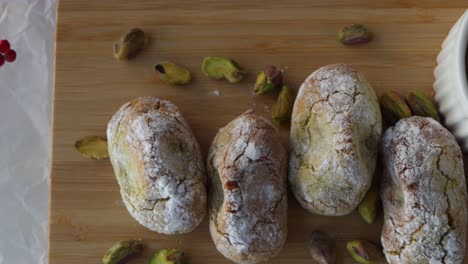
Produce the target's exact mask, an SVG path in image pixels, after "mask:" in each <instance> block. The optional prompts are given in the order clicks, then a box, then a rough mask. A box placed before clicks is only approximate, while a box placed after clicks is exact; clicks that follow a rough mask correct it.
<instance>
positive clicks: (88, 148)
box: [75, 136, 109, 159]
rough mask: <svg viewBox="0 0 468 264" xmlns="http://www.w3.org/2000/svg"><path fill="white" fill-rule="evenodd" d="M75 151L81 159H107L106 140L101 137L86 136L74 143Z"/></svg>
mask: <svg viewBox="0 0 468 264" xmlns="http://www.w3.org/2000/svg"><path fill="white" fill-rule="evenodd" d="M75 149H76V151H78V152H79V153H80V154H81V155H82V156H83V157H85V158H90V159H107V158H109V152H108V150H107V139H106V138H105V137H101V136H87V137H84V138H81V139H79V140H77V141H76V142H75Z"/></svg>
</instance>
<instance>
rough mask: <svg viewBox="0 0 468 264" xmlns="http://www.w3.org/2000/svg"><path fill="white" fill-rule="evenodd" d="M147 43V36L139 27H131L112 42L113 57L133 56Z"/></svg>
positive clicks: (125, 57) (129, 57)
mask: <svg viewBox="0 0 468 264" xmlns="http://www.w3.org/2000/svg"><path fill="white" fill-rule="evenodd" d="M148 43H149V36H148V35H147V34H146V33H145V32H144V31H143V30H141V29H139V28H132V29H130V30H129V31H128V32H126V33H125V34H124V35H123V36H121V37H120V39H119V40H118V41H117V42H116V43H115V44H114V57H115V58H116V59H117V60H128V59H131V58H133V57H134V56H135V55H136V54H137V53H138V52H139V51H140V50H142V49H144V48H145V47H146V46H147V45H148Z"/></svg>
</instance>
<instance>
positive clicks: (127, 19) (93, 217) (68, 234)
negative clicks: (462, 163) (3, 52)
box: [50, 0, 468, 264]
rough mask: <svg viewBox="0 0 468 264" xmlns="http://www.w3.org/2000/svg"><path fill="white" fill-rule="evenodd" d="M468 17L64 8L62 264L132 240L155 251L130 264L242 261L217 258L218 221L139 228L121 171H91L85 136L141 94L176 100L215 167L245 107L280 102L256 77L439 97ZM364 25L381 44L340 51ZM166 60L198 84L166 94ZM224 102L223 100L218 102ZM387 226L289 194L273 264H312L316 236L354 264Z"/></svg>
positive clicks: (375, 10)
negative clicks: (225, 72) (220, 141)
mask: <svg viewBox="0 0 468 264" xmlns="http://www.w3.org/2000/svg"><path fill="white" fill-rule="evenodd" d="M466 7H467V2H466V0H454V1H436V0H419V1H418V0H411V1H405V0H385V1H384V0H379V1H375V0H327V1H319V0H294V1H293V0H290V1H271V0H270V1H241V0H238V1H179V0H177V1H156V0H146V1H143V0H138V1H136V0H133V1H127V0H99V1H94V0H62V1H60V2H59V7H58V8H59V11H58V19H57V23H58V27H57V47H56V75H55V98H54V102H55V103H54V126H53V127H54V128H53V161H52V180H51V213H50V263H51V264H63V263H67V264H83V263H100V262H101V258H102V256H103V254H104V253H105V252H106V250H107V249H108V248H109V247H110V246H111V245H112V244H113V243H114V242H116V241H118V240H121V239H128V238H142V239H143V240H145V241H146V243H147V245H148V248H147V249H146V250H145V252H144V254H143V255H142V256H141V257H139V258H136V259H134V260H132V261H131V262H129V263H141V264H143V263H148V260H149V258H150V256H151V255H152V253H153V252H154V251H155V250H157V249H160V248H164V247H178V248H181V249H183V250H184V251H185V252H186V254H187V263H189V264H198V263H199V264H202V263H203V264H214V263H216V264H222V263H230V262H229V261H228V260H226V259H225V258H223V257H222V255H221V254H220V253H218V252H217V251H216V249H215V247H214V245H213V242H212V241H211V239H210V235H209V232H208V224H207V220H206V219H205V221H204V222H203V223H202V224H201V225H200V226H199V227H198V228H197V229H196V230H195V231H193V232H192V233H190V234H186V235H177V236H165V235H159V234H156V233H154V232H151V231H149V230H146V229H145V228H144V227H142V226H140V225H139V224H137V223H136V222H135V220H133V219H132V218H131V217H130V215H129V214H128V213H127V211H126V209H125V207H124V206H123V203H122V201H121V198H120V194H119V189H118V185H117V181H116V180H115V177H114V174H113V171H112V168H111V165H110V163H109V161H108V160H101V161H96V160H88V159H85V158H82V157H81V156H80V155H79V154H78V153H77V152H75V150H74V148H73V144H74V142H75V140H77V139H78V138H80V137H83V136H87V135H105V129H106V125H107V122H108V121H109V119H110V117H111V116H112V114H113V113H114V112H115V111H116V110H117V108H118V107H119V106H120V105H121V104H123V103H124V102H126V101H128V100H130V99H132V98H135V97H138V96H142V95H152V96H157V97H160V98H163V99H169V100H171V101H172V102H174V103H175V104H177V105H178V106H179V107H180V109H181V111H182V112H183V113H184V116H185V117H186V119H187V121H188V122H189V124H190V125H191V127H192V128H193V130H194V133H195V135H196V136H197V138H198V140H199V142H200V144H201V146H202V149H203V152H204V155H206V151H207V148H208V146H209V144H210V142H211V140H212V139H213V137H214V135H215V134H216V132H217V131H218V129H219V128H220V127H222V126H224V125H226V124H227V123H228V122H229V121H230V120H232V119H233V118H235V117H236V116H237V115H239V114H240V113H242V112H244V111H245V110H246V109H247V108H255V109H256V111H257V113H259V114H262V115H266V116H269V115H270V113H269V109H270V106H271V104H272V103H273V101H274V97H275V95H267V96H263V97H260V98H253V97H252V96H251V93H252V85H253V82H254V79H255V77H256V74H257V73H258V72H259V71H260V70H261V69H262V68H263V67H264V66H266V65H269V64H275V65H280V66H284V67H286V68H287V70H286V74H285V78H286V80H287V83H288V84H289V85H290V86H291V87H292V88H294V89H295V90H297V89H298V87H299V85H300V84H301V83H302V82H303V81H304V79H305V78H306V77H307V76H308V75H309V74H310V73H311V72H312V71H314V70H316V69H317V68H319V67H320V66H323V65H326V64H331V63H337V62H345V63H351V64H354V65H355V66H356V67H357V68H358V69H359V70H361V71H362V72H364V73H365V75H366V76H367V77H368V79H369V80H370V82H371V83H372V84H373V86H374V89H375V90H376V91H377V94H381V93H382V92H383V91H385V90H390V89H393V90H398V91H401V92H406V91H407V90H409V89H415V88H417V89H423V90H425V91H427V92H428V93H429V92H431V87H432V83H433V81H434V77H433V75H432V72H433V69H434V66H435V58H436V55H437V53H438V52H439V50H440V45H441V43H442V41H443V40H444V38H445V36H446V34H447V33H448V31H449V29H450V28H451V26H452V25H453V23H454V22H455V21H456V20H457V19H458V18H459V17H460V16H461V15H462V13H463V12H464V9H465V8H466ZM353 22H354V23H365V24H367V25H368V26H369V27H370V28H371V29H372V30H373V31H374V32H375V39H374V41H372V42H371V43H369V44H367V45H364V46H360V47H345V46H343V45H341V44H340V43H339V42H338V41H337V40H336V32H337V31H338V29H339V28H340V27H342V26H343V25H345V24H349V23H353ZM135 26H137V27H141V28H142V29H144V30H145V31H147V32H148V33H149V34H150V35H151V38H152V42H151V44H150V46H149V47H148V48H147V49H146V50H144V51H143V52H142V53H141V54H140V56H138V57H136V58H135V59H134V60H132V61H129V62H118V61H116V60H115V59H114V58H113V56H112V46H113V43H114V41H115V40H116V39H118V38H119V36H120V35H121V34H122V33H123V32H125V31H126V30H127V29H129V28H131V27H135ZM209 55H223V56H229V57H232V58H233V59H235V60H237V61H238V62H239V63H240V64H241V65H242V66H243V67H244V68H245V69H246V70H247V72H248V73H249V75H248V77H247V78H246V79H245V80H244V81H242V82H241V83H239V84H235V85H233V84H228V83H227V82H224V81H214V80H210V79H207V78H206V77H204V76H203V74H202V73H201V70H200V66H201V61H202V59H203V58H204V57H205V56H209ZM161 60H171V61H174V62H176V63H178V64H181V65H184V66H186V67H187V68H189V69H190V70H191V71H192V73H193V75H194V82H193V84H191V85H188V86H184V87H171V86H167V85H164V84H162V83H161V82H160V81H159V80H157V78H156V77H155V74H154V73H153V64H154V63H156V62H158V61H161ZM213 91H219V92H220V96H214V95H211V94H210V93H211V92H213ZM282 135H283V139H284V144H285V145H287V144H288V127H282ZM376 176H377V177H379V176H380V172H379V171H378V172H377V173H376ZM381 224H382V215H381V214H380V215H379V220H378V221H377V222H376V223H374V224H373V225H368V224H366V223H365V222H364V221H363V220H362V219H361V218H360V216H359V215H358V214H357V213H356V212H354V213H352V214H351V215H349V216H346V217H322V216H314V215H310V214H308V213H306V211H305V210H303V209H302V208H300V206H299V205H298V203H297V202H296V201H295V200H294V199H293V197H292V195H290V197H289V225H288V226H289V234H288V239H287V242H286V245H285V247H284V249H283V251H282V253H281V254H280V255H279V256H278V257H276V258H274V259H273V260H271V261H270V263H299V264H301V263H304V264H305V263H312V261H311V259H310V257H309V255H308V252H307V250H306V247H305V239H306V234H307V233H308V232H310V231H312V230H314V229H320V230H323V231H326V232H328V233H330V234H331V235H332V236H333V237H334V238H335V239H336V240H337V248H338V251H339V258H338V263H353V261H352V260H351V258H350V257H349V256H348V254H347V252H346V249H345V243H346V241H348V240H351V239H368V240H371V241H375V242H379V237H380V230H381ZM465 263H468V261H465Z"/></svg>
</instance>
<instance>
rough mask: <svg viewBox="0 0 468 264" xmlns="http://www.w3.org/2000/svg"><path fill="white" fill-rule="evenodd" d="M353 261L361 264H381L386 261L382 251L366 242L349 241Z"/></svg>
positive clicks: (348, 246) (349, 250)
mask: <svg viewBox="0 0 468 264" xmlns="http://www.w3.org/2000/svg"><path fill="white" fill-rule="evenodd" d="M346 248H347V249H348V252H349V253H350V254H351V256H352V257H353V259H354V260H355V261H357V262H358V263H361V264H379V263H381V262H382V260H383V259H384V255H383V252H382V249H381V248H380V247H379V246H377V245H375V244H374V243H371V242H367V241H364V240H353V241H349V242H348V243H347V245H346Z"/></svg>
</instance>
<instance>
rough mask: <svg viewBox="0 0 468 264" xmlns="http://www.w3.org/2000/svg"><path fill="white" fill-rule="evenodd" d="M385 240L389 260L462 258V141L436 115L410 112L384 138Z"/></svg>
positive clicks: (402, 262) (446, 260)
mask: <svg viewBox="0 0 468 264" xmlns="http://www.w3.org/2000/svg"><path fill="white" fill-rule="evenodd" d="M382 141H383V142H382V155H383V157H382V158H383V165H384V177H383V180H382V201H383V208H384V218H385V219H384V226H383V230H382V238H381V239H382V245H383V247H384V253H385V256H386V258H387V260H388V262H390V263H398V264H405V263H462V261H463V255H464V252H465V237H466V184H465V176H464V170H463V160H462V153H461V150H460V147H459V146H458V144H457V142H456V141H455V138H454V137H453V135H452V134H450V132H449V131H448V130H446V129H445V128H444V127H442V126H441V125H440V124H439V123H438V122H437V121H435V120H433V119H432V118H424V117H417V116H415V117H411V118H407V119H402V120H400V121H399V122H398V123H397V124H396V125H395V127H391V128H389V129H388V130H387V131H386V132H385V135H384V137H383V140H382Z"/></svg>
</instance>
